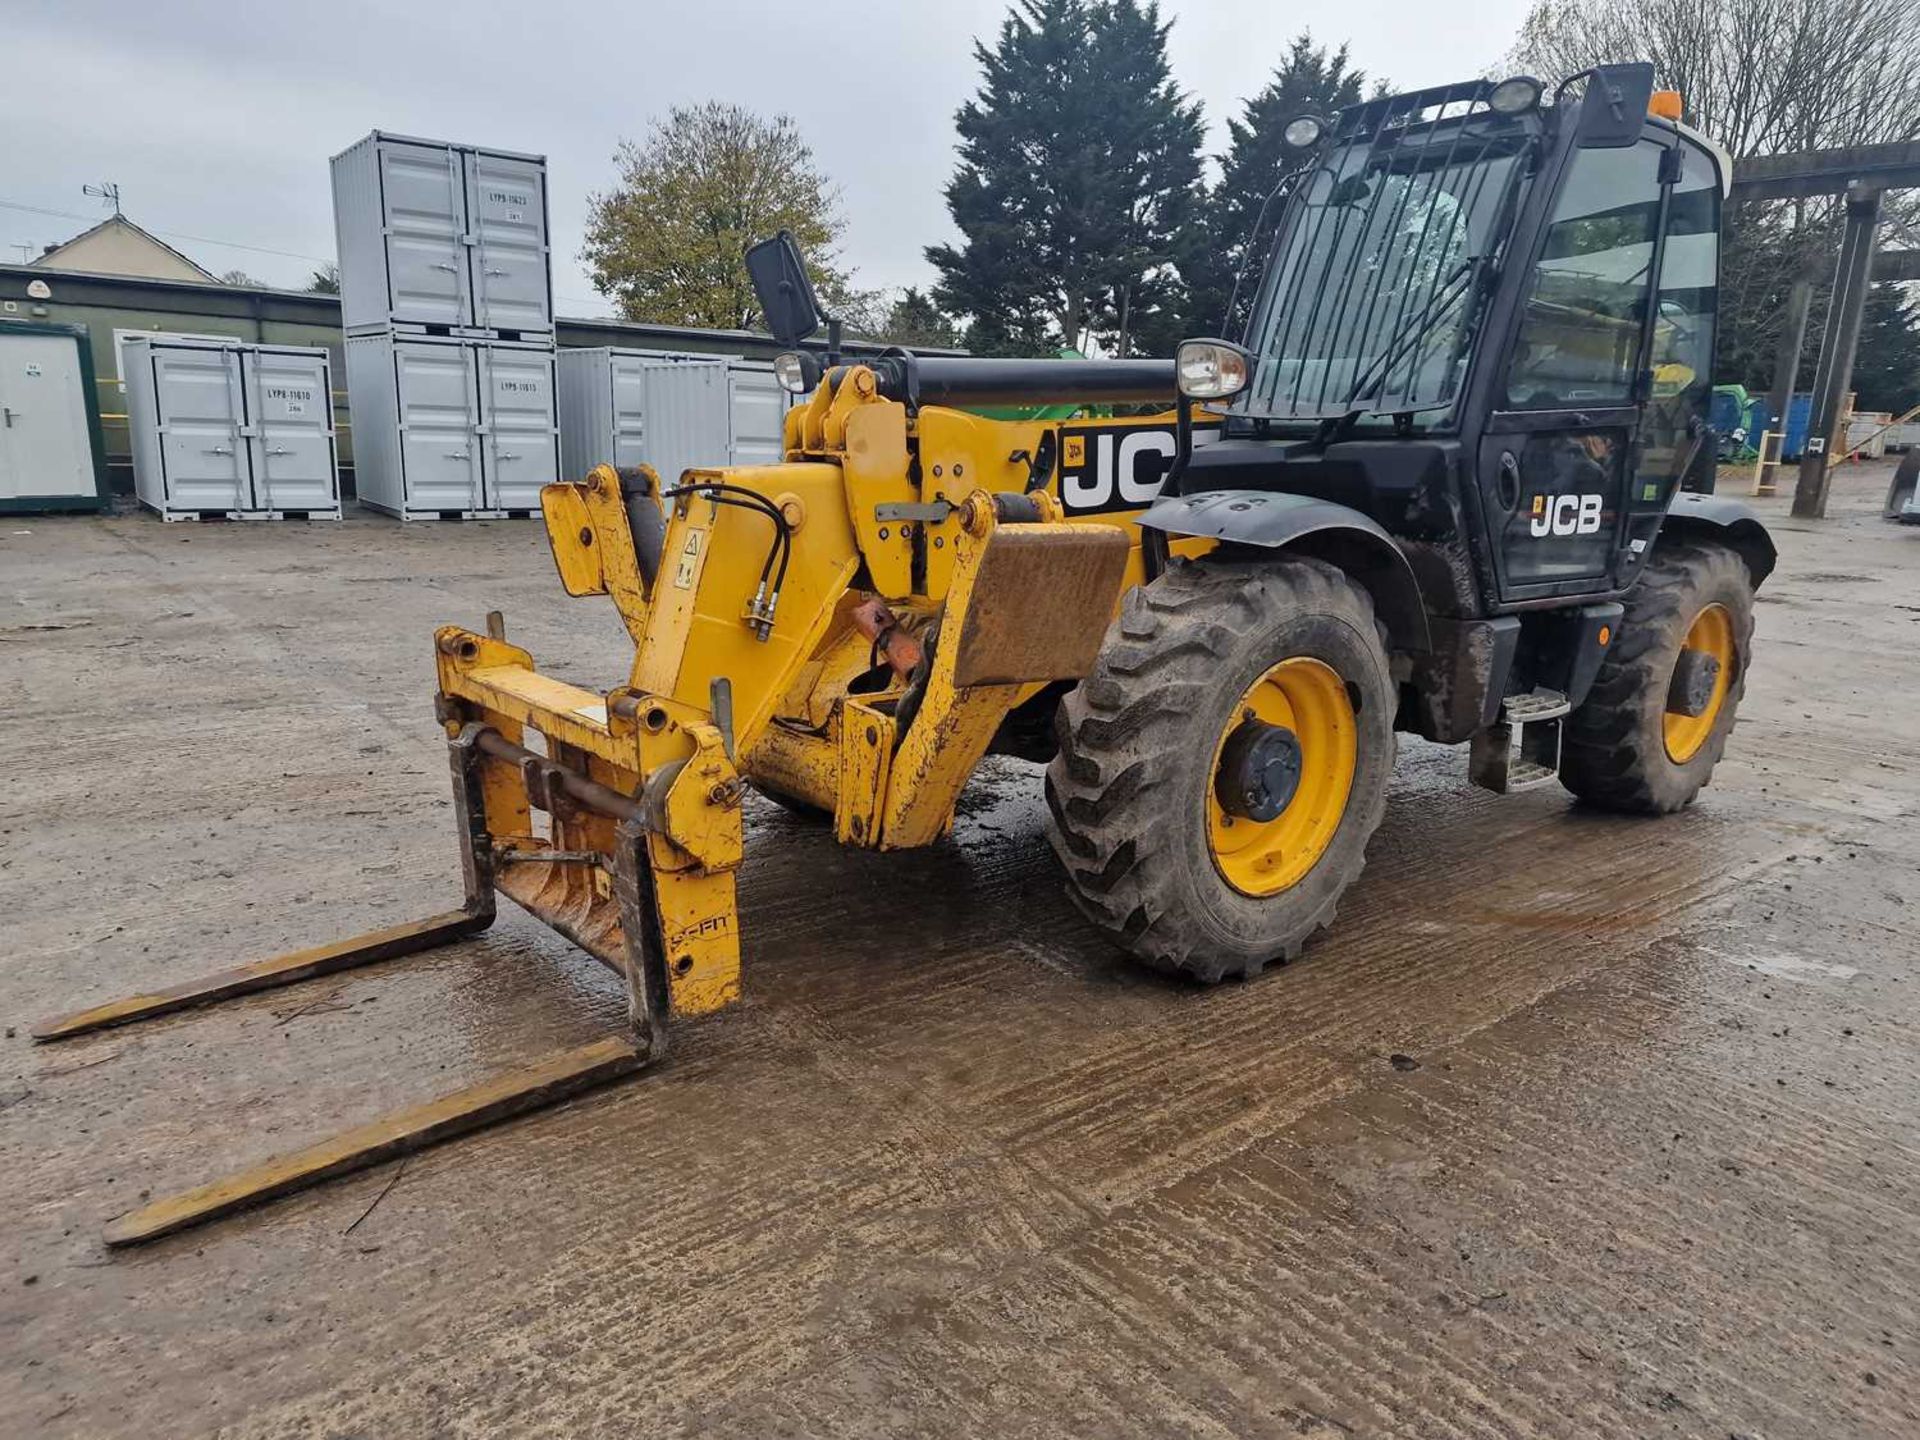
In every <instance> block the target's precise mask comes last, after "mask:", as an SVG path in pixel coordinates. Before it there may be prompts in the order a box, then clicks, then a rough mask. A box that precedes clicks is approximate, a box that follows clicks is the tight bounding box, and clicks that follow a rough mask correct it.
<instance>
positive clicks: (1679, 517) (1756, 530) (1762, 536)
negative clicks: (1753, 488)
mask: <svg viewBox="0 0 1920 1440" xmlns="http://www.w3.org/2000/svg"><path fill="white" fill-rule="evenodd" d="M1670 535H1693V536H1697V537H1699V538H1700V539H1703V540H1718V541H1720V542H1721V543H1722V544H1724V545H1728V546H1731V547H1732V548H1733V549H1734V550H1735V551H1736V552H1738V554H1739V556H1740V558H1741V559H1742V560H1745V561H1746V562H1747V571H1748V573H1749V574H1751V575H1752V576H1753V588H1754V589H1756V590H1758V589H1759V588H1760V582H1761V581H1762V580H1765V579H1766V578H1767V576H1769V575H1771V574H1772V573H1773V567H1774V563H1775V561H1776V560H1777V559H1778V558H1779V552H1777V551H1776V550H1775V549H1774V547H1773V537H1772V536H1771V535H1769V534H1768V533H1767V527H1766V524H1765V522H1763V521H1762V520H1761V519H1760V514H1759V512H1758V511H1757V510H1755V509H1754V508H1753V507H1752V506H1751V505H1749V504H1747V503H1746V502H1745V501H1744V500H1735V499H1733V498H1732V497H1731V496H1728V495H1697V494H1695V493H1693V492H1692V491H1682V492H1681V493H1680V494H1678V495H1676V496H1674V497H1673V505H1672V507H1671V508H1669V509H1668V511H1667V515H1666V518H1665V519H1664V520H1662V521H1661V522H1660V536H1661V537H1663V538H1664V537H1666V536H1670ZM1659 543H1660V541H1659V539H1656V540H1655V541H1654V544H1655V546H1656V547H1657V546H1658V545H1659Z"/></svg>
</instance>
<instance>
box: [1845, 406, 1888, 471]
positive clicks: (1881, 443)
mask: <svg viewBox="0 0 1920 1440" xmlns="http://www.w3.org/2000/svg"><path fill="white" fill-rule="evenodd" d="M1892 423H1893V416H1892V415H1891V414H1890V413H1888V412H1887V411H1884V410H1881V411H1873V410H1857V411H1855V412H1854V413H1853V415H1852V416H1851V417H1850V418H1849V419H1848V421H1847V450H1848V452H1849V453H1851V454H1856V455H1858V456H1860V458H1861V459H1863V460H1878V459H1880V458H1881V457H1882V456H1883V455H1885V454H1886V453H1887V439H1888V430H1889V428H1890V426H1891V425H1892Z"/></svg>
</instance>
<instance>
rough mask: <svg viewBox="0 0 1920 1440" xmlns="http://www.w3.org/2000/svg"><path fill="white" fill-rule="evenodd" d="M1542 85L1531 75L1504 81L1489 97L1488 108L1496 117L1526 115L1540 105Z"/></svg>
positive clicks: (1495, 87)
mask: <svg viewBox="0 0 1920 1440" xmlns="http://www.w3.org/2000/svg"><path fill="white" fill-rule="evenodd" d="M1541 88H1542V87H1541V84H1540V82H1539V81H1538V80H1536V79H1534V78H1533V77H1532V76H1531V75H1515V76H1514V77H1513V78H1512V79H1511V80H1502V81H1501V82H1500V83H1499V84H1498V85H1496V86H1494V87H1493V93H1492V94H1490V95H1488V96H1487V108H1488V109H1489V110H1491V111H1493V113H1494V114H1496V115H1524V114H1526V113H1527V111H1529V110H1531V109H1533V108H1534V106H1536V105H1538V104H1539V103H1540V91H1541Z"/></svg>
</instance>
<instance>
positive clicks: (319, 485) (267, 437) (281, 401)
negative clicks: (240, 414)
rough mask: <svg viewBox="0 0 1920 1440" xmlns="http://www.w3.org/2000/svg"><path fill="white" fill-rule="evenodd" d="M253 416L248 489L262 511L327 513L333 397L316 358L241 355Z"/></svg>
mask: <svg viewBox="0 0 1920 1440" xmlns="http://www.w3.org/2000/svg"><path fill="white" fill-rule="evenodd" d="M241 360H242V364H243V366H244V369H245V371H246V384H247V402H248V405H249V407H250V413H251V414H252V416H253V426H252V429H253V438H252V440H251V441H249V442H248V443H249V444H250V445H251V447H252V450H253V489H254V494H255V496H257V497H258V499H259V502H260V508H261V509H262V510H331V509H333V508H334V505H335V503H336V498H335V497H336V491H335V488H334V470H333V397H332V396H331V395H329V394H328V393H327V368H326V363H325V362H324V361H323V360H322V359H321V358H320V357H319V356H317V355H284V354H279V353H276V352H274V351H271V350H254V351H249V352H245V353H244V354H243V355H242V356H241Z"/></svg>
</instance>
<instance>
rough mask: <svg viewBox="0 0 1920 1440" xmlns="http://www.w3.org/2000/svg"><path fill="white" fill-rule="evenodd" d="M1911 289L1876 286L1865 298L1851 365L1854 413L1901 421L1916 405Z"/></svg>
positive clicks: (1919, 394)
mask: <svg viewBox="0 0 1920 1440" xmlns="http://www.w3.org/2000/svg"><path fill="white" fill-rule="evenodd" d="M1911 288H1912V287H1909V286H1905V285H1876V286H1874V287H1873V289H1872V290H1870V291H1869V292H1868V293H1867V313H1866V314H1865V316H1863V317H1862V319H1861V326H1860V353H1859V357H1858V358H1857V359H1856V360H1855V361H1854V362H1853V391H1854V397H1855V398H1854V408H1855V409H1857V410H1886V411H1889V412H1890V413H1892V414H1894V415H1904V414H1905V413H1906V412H1907V411H1909V410H1911V409H1912V408H1913V407H1914V406H1916V405H1920V296H1915V295H1913V294H1911V293H1909V292H1910V290H1911Z"/></svg>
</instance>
